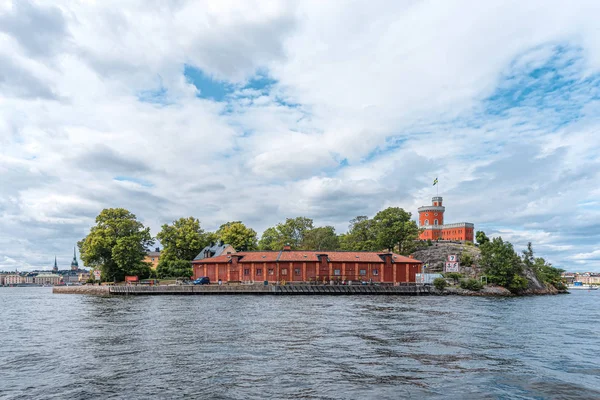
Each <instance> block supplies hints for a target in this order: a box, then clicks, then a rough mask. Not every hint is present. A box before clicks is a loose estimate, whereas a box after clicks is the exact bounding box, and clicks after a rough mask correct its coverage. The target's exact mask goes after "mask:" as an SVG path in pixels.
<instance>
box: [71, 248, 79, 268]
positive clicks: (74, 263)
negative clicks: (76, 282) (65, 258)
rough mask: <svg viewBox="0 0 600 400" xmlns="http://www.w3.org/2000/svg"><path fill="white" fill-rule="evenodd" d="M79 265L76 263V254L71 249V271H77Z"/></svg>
mask: <svg viewBox="0 0 600 400" xmlns="http://www.w3.org/2000/svg"><path fill="white" fill-rule="evenodd" d="M78 269H79V264H78V263H77V254H76V253H75V247H73V261H71V271H77V270H78Z"/></svg>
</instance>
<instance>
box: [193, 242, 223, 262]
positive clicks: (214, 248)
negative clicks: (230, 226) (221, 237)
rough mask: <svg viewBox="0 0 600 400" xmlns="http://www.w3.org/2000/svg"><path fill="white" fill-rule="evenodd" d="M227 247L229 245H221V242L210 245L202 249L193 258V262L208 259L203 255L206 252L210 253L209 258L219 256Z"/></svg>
mask: <svg viewBox="0 0 600 400" xmlns="http://www.w3.org/2000/svg"><path fill="white" fill-rule="evenodd" d="M227 247H229V245H228V244H226V243H221V242H217V243H212V244H211V245H209V246H206V247H205V248H203V249H202V251H201V252H200V253H199V254H198V255H197V256H196V258H194V261H196V260H203V259H205V258H210V257H207V256H206V255H205V254H206V252H210V254H212V256H211V257H217V256H220V255H221V253H223V251H225V249H226V248H227Z"/></svg>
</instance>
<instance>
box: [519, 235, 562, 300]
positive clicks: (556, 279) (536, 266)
mask: <svg viewBox="0 0 600 400" xmlns="http://www.w3.org/2000/svg"><path fill="white" fill-rule="evenodd" d="M522 260H523V265H524V266H525V268H528V269H530V270H532V271H533V272H534V273H535V276H536V277H537V278H538V280H539V281H540V282H542V283H549V284H551V285H554V286H555V287H556V288H558V289H563V288H564V286H565V285H564V282H563V278H562V273H563V272H564V270H562V269H560V268H555V267H553V266H552V264H550V263H548V262H546V260H545V259H543V258H542V257H535V255H534V253H533V247H532V245H531V242H529V243H527V249H526V250H524V251H523V256H522Z"/></svg>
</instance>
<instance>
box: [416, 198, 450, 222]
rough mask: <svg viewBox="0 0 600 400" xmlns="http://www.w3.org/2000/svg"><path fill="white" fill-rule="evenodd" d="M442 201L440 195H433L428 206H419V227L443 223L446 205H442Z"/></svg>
mask: <svg viewBox="0 0 600 400" xmlns="http://www.w3.org/2000/svg"><path fill="white" fill-rule="evenodd" d="M442 201H443V199H442V197H441V196H435V197H434V198H432V199H431V205H430V206H423V207H419V226H420V227H426V226H438V225H444V211H446V207H444V206H443V205H442Z"/></svg>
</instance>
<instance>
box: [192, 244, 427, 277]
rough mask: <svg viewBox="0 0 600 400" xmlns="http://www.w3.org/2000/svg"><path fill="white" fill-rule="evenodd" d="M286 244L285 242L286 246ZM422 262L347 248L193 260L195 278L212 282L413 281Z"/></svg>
mask: <svg viewBox="0 0 600 400" xmlns="http://www.w3.org/2000/svg"><path fill="white" fill-rule="evenodd" d="M286 247H287V246H286ZM422 264H423V263H422V262H421V261H418V260H415V259H413V258H409V257H405V256H402V255H399V254H394V253H378V252H347V251H304V250H295V251H291V250H289V248H286V249H284V250H281V251H242V252H238V253H232V254H222V255H220V256H217V257H212V258H205V259H202V260H194V261H192V265H193V268H194V278H195V279H197V278H199V277H202V276H207V277H208V278H209V279H210V280H211V282H216V281H218V280H222V281H223V282H240V281H255V282H262V281H269V282H281V281H286V282H311V281H313V282H314V281H330V280H352V281H369V280H372V281H373V282H388V283H399V282H415V274H417V273H419V272H421V266H422Z"/></svg>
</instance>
